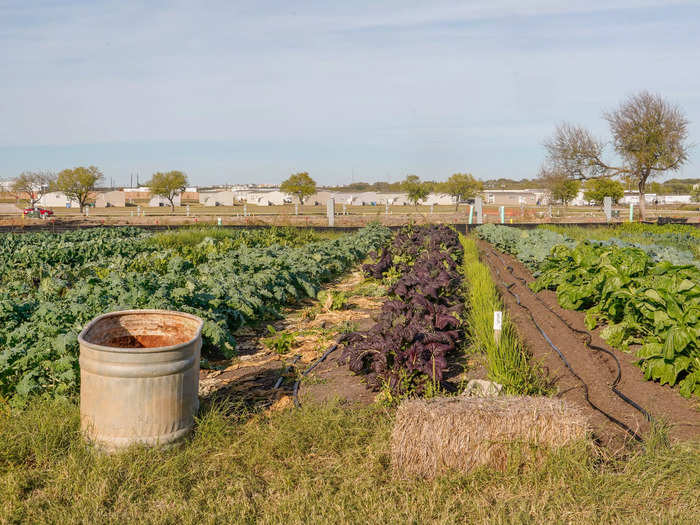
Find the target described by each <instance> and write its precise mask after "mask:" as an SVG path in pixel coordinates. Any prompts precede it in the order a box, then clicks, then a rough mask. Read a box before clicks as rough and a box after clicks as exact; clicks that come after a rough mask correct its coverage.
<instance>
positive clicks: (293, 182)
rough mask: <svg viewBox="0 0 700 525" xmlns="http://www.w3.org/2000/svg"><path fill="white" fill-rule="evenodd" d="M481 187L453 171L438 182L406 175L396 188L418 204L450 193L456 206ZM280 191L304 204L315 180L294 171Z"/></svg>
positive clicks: (481, 185) (467, 176) (469, 175)
mask: <svg viewBox="0 0 700 525" xmlns="http://www.w3.org/2000/svg"><path fill="white" fill-rule="evenodd" d="M363 184H364V183H363ZM483 188H484V186H483V183H482V182H481V181H479V180H477V179H475V178H474V176H473V175H472V174H471V173H455V174H453V175H452V176H451V177H450V178H449V179H447V181H446V182H439V183H435V182H423V181H421V180H420V177H418V176H417V175H407V176H406V178H405V179H404V180H403V181H402V182H401V183H400V184H399V186H398V188H396V189H398V190H400V191H405V192H406V194H407V195H408V200H409V201H411V202H412V203H413V204H414V205H418V203H419V202H420V201H422V200H425V198H426V197H427V196H428V194H429V193H431V192H433V191H435V192H440V193H446V194H448V195H451V196H452V197H454V198H455V201H456V206H458V205H459V203H460V202H463V201H465V200H467V199H473V198H474V197H476V196H477V195H478V193H479V192H480V191H482V190H483ZM280 191H283V192H284V193H289V194H290V195H294V196H295V197H297V198H298V199H299V202H300V203H301V204H304V200H306V198H308V197H310V196H311V195H313V194H314V193H316V181H314V180H313V179H312V178H311V177H310V176H309V174H308V173H307V172H301V173H294V174H293V175H291V176H290V177H289V178H288V179H287V180H285V181H284V182H282V184H281V185H280Z"/></svg>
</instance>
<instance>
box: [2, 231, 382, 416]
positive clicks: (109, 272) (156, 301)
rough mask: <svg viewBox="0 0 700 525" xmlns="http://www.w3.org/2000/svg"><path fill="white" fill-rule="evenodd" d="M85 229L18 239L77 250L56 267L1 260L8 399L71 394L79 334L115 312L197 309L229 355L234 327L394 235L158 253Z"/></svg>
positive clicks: (209, 338)
mask: <svg viewBox="0 0 700 525" xmlns="http://www.w3.org/2000/svg"><path fill="white" fill-rule="evenodd" d="M81 235H83V236H84V238H82V239H81V240H79V241H74V240H70V241H68V240H64V243H72V244H71V245H70V246H67V245H62V244H61V240H58V241H57V240H56V239H54V238H50V239H40V240H37V239H32V238H31V237H29V238H28V239H27V240H25V241H17V242H20V243H21V242H25V243H29V244H31V243H34V244H35V250H36V251H40V250H41V249H44V248H42V246H43V247H45V249H48V250H52V252H53V253H59V252H60V251H61V250H65V252H66V253H68V254H70V255H67V256H66V257H65V258H63V259H58V260H57V261H56V263H55V264H54V263H52V262H51V260H50V259H47V260H46V261H43V262H42V263H41V264H35V263H34V262H33V261H32V259H31V258H30V257H25V256H24V255H23V256H22V257H21V258H13V255H12V254H11V253H9V252H6V253H4V254H3V257H0V260H1V261H2V264H4V265H5V269H6V270H7V271H9V272H11V273H12V274H13V275H14V276H15V277H16V279H13V280H11V281H8V282H7V284H8V286H3V289H2V291H0V326H2V329H0V396H2V397H5V398H9V399H11V400H13V401H14V402H22V401H23V400H24V399H26V398H27V397H28V396H31V395H37V394H38V395H45V396H69V395H72V394H73V393H74V392H75V391H76V389H77V386H78V375H79V374H78V361H77V357H78V344H77V334H78V333H79V331H80V329H81V327H82V326H84V325H85V324H86V323H87V322H88V321H89V320H90V319H92V318H94V317H95V316H97V315H99V314H102V313H105V312H109V311H114V310H121V309H131V308H162V309H174V310H180V311H184V312H190V313H193V314H195V315H199V316H200V317H202V318H203V319H204V328H203V352H204V353H205V354H210V355H212V354H220V355H225V356H232V355H234V352H235V340H234V338H233V335H232V333H233V332H234V331H235V330H236V329H238V328H239V327H240V326H241V325H242V324H243V323H245V322H252V321H256V320H259V319H261V318H266V317H270V316H275V315H277V314H278V309H279V308H280V307H281V306H282V305H284V304H287V303H288V302H290V301H293V300H296V299H299V298H302V297H306V296H315V295H316V293H317V291H318V288H319V286H320V284H321V283H323V282H325V281H328V280H329V279H331V278H333V277H334V276H336V275H338V274H339V273H341V272H343V271H345V270H347V269H348V268H349V267H350V266H351V265H352V264H355V263H356V262H357V261H359V260H362V259H363V258H364V257H366V256H367V254H368V253H369V252H370V251H372V250H376V249H378V248H379V247H381V246H382V245H383V244H384V243H386V242H387V241H388V239H389V236H390V233H389V231H388V230H387V229H386V228H382V227H379V226H370V227H368V228H365V229H363V230H361V231H359V232H358V233H356V234H353V235H347V236H344V237H341V238H339V239H335V240H326V241H317V242H310V243H306V244H303V245H301V246H281V245H280V244H271V245H266V244H267V243H265V242H262V243H261V244H262V246H261V247H257V246H250V245H246V244H240V243H234V244H231V241H230V240H226V239H219V240H218V241H213V240H212V239H203V240H202V241H201V243H200V244H198V245H195V246H193V247H192V249H187V248H185V249H184V250H183V249H182V247H180V248H177V249H176V248H171V249H162V248H157V249H151V247H152V246H153V244H152V243H150V242H149V241H148V239H146V238H145V236H144V235H143V234H141V233H139V232H132V237H135V238H132V239H131V240H132V241H133V245H134V246H136V248H134V247H133V246H132V245H130V244H129V243H128V242H127V241H128V240H129V236H128V235H126V236H125V237H124V238H120V237H119V236H118V235H117V236H114V234H113V233H108V232H106V231H105V230H97V231H91V232H81ZM41 240H45V241H46V242H45V243H42V242H41ZM13 241H14V240H13ZM144 243H146V244H144ZM75 244H81V245H82V248H83V250H84V251H85V252H87V253H91V254H93V255H94V260H91V259H90V258H89V257H87V256H85V255H82V253H83V252H82V251H81V248H80V247H78V246H75ZM95 246H100V247H101V250H98V251H97V252H96V251H95V248H94V247H95ZM139 247H141V248H142V251H140V252H139V251H138V249H137V248H139ZM200 248H201V250H199V249H200ZM188 250H189V251H188ZM202 251H203V252H205V253H206V257H202V256H201V255H198V256H197V258H196V260H194V261H193V258H194V257H189V256H188V253H189V254H197V253H201V252H202ZM103 254H109V255H108V256H103Z"/></svg>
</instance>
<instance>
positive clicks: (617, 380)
mask: <svg viewBox="0 0 700 525" xmlns="http://www.w3.org/2000/svg"><path fill="white" fill-rule="evenodd" d="M492 253H493V255H495V256H496V258H497V259H498V260H499V261H501V264H502V265H503V266H504V267H505V268H506V269H507V270H508V271H509V272H510V274H511V275H512V276H513V277H514V278H515V279H518V280H519V281H520V282H521V283H522V285H523V286H527V280H525V279H524V278H522V277H519V276H517V275H515V270H514V268H513V266H511V265H509V264H508V263H507V262H506V261H505V260H503V258H501V257H500V255H498V253H497V252H495V251H492ZM532 295H533V297H534V298H535V299H536V300H537V301H538V302H539V303H540V304H541V305H542V306H544V307H545V308H546V309H547V310H549V312H551V313H552V314H554V315H555V316H556V318H557V319H559V320H560V321H561V322H562V323H563V324H564V325H565V326H566V327H567V328H568V329H569V330H571V331H572V332H574V333H576V334H578V335H579V336H581V337H583V339H584V344H585V345H586V346H587V347H588V348H590V349H591V350H595V351H597V352H603V353H604V354H607V355H609V356H610V357H612V358H613V360H614V361H615V365H616V366H617V376H616V377H615V379H614V381H613V382H612V384H611V385H610V388H611V389H612V391H613V392H614V393H615V395H617V397H619V398H620V399H622V400H623V401H624V402H625V403H627V404H628V405H630V406H631V407H633V408H634V409H636V410H637V411H639V412H640V413H641V414H642V415H643V416H644V417H645V418H646V419H647V421H649V422H653V421H654V418H653V417H652V416H651V414H650V413H649V412H648V411H647V410H645V409H644V408H643V407H642V406H641V405H639V404H638V403H636V402H635V401H633V400H632V399H630V398H629V397H628V396H627V395H625V394H624V393H623V392H621V391H620V390H619V389H618V388H617V385H618V384H619V383H620V381H621V380H622V366H621V365H620V360H619V359H618V358H617V356H616V355H615V354H614V353H613V352H611V351H610V350H608V349H607V348H603V347H602V346H599V345H597V344H595V343H593V337H592V336H591V334H590V333H589V332H587V331H586V330H581V329H579V328H576V327H575V326H573V325H572V324H571V323H570V322H569V321H567V320H566V319H565V318H564V317H562V316H561V315H560V314H559V313H558V312H556V311H554V310H553V309H552V308H550V306H549V305H548V304H547V303H545V302H544V301H543V300H542V298H541V297H540V296H539V295H537V294H535V293H533V294H532Z"/></svg>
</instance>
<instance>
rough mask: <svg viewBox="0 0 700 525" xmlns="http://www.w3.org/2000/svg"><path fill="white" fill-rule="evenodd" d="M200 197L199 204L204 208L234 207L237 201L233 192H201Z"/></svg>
mask: <svg viewBox="0 0 700 525" xmlns="http://www.w3.org/2000/svg"><path fill="white" fill-rule="evenodd" d="M198 195H199V203H200V204H204V206H233V205H234V202H235V200H236V193H235V192H233V191H207V192H204V191H201V192H199V194H198Z"/></svg>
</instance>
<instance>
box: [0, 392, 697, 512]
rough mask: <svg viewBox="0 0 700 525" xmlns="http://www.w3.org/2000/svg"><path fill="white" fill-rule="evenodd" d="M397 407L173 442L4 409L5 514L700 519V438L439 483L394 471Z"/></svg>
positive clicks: (243, 422)
mask: <svg viewBox="0 0 700 525" xmlns="http://www.w3.org/2000/svg"><path fill="white" fill-rule="evenodd" d="M391 423H392V413H391V412H385V411H384V410H382V409H380V408H377V407H369V408H350V407H343V406H339V405H331V406H313V405H311V404H309V405H304V407H303V408H302V409H300V410H288V411H282V412H275V413H272V414H269V415H266V414H247V413H245V412H242V411H241V410H240V409H238V408H237V407H236V406H235V405H229V406H225V405H218V406H209V407H208V408H205V409H204V412H203V414H202V415H201V417H200V419H199V421H198V424H197V427H196V431H195V434H194V436H193V437H192V438H191V439H190V440H189V441H188V442H186V443H185V444H183V445H181V446H176V447H173V448H170V449H165V450H159V449H146V448H139V447H134V448H132V449H130V450H127V451H126V452H123V453H120V454H115V455H111V456H104V455H101V454H99V453H97V452H95V451H94V450H92V449H91V448H90V447H88V446H86V445H85V444H84V443H83V442H82V440H81V439H80V435H79V431H78V428H79V417H78V408H77V406H75V405H74V404H71V403H67V402H60V401H34V402H33V403H32V405H30V407H29V408H27V409H25V410H23V411H17V412H13V413H11V414H9V413H8V414H0V523H134V522H138V523H435V522H437V523H652V522H653V523H694V522H695V520H696V519H697V501H698V498H700V484H699V483H698V479H700V471H699V468H698V466H699V464H700V462H699V461H698V457H700V446H699V445H697V444H687V445H676V446H672V447H657V448H656V449H654V450H653V451H651V452H646V453H644V452H641V451H637V452H634V453H633V454H632V456H631V457H627V458H625V460H624V461H623V460H622V459H621V458H602V457H596V456H595V455H592V453H591V450H590V448H584V447H579V446H574V447H567V448H564V449H562V450H560V451H558V452H554V453H550V454H549V455H547V456H546V457H545V459H544V462H543V463H538V464H529V463H527V462H520V463H517V462H512V465H509V466H508V468H506V469H505V470H504V471H496V470H491V469H486V468H482V469H479V470H476V471H474V472H472V473H471V474H467V475H465V474H458V473H450V474H447V475H445V476H442V477H439V478H437V479H434V480H431V481H424V480H419V479H418V480H397V479H395V478H394V476H393V474H392V471H391V466H390V462H389V434H390V431H391Z"/></svg>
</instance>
